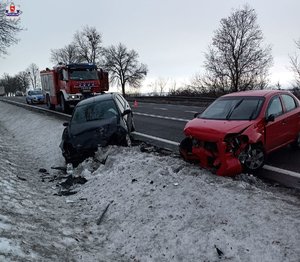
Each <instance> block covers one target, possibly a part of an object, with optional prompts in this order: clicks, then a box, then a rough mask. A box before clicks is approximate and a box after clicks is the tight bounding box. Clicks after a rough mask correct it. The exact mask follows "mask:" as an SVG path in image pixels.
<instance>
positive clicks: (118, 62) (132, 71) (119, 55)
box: [103, 43, 148, 95]
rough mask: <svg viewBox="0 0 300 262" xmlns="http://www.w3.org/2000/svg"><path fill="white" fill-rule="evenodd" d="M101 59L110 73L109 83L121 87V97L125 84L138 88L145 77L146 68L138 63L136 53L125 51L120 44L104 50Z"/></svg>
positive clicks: (123, 46)
mask: <svg viewBox="0 0 300 262" xmlns="http://www.w3.org/2000/svg"><path fill="white" fill-rule="evenodd" d="M103 57H104V63H103V64H104V67H105V69H106V70H107V71H108V72H109V73H110V80H111V82H113V83H116V84H118V85H121V87H122V93H123V95H125V86H126V84H128V85H130V86H131V87H139V86H140V84H141V81H142V80H143V79H144V78H145V76H146V75H147V72H148V68H147V66H146V65H145V64H141V63H139V62H138V57H139V55H138V53H137V52H136V51H135V50H127V48H126V46H125V45H123V44H121V43H120V44H118V45H117V46H113V45H112V46H110V47H108V48H104V49H103Z"/></svg>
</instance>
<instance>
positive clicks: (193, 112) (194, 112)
mask: <svg viewBox="0 0 300 262" xmlns="http://www.w3.org/2000/svg"><path fill="white" fill-rule="evenodd" d="M184 112H185V113H192V114H196V113H199V112H198V111H184Z"/></svg>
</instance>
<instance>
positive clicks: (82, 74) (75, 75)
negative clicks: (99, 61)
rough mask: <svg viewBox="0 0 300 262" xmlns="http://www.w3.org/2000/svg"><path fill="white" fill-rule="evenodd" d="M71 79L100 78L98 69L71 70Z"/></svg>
mask: <svg viewBox="0 0 300 262" xmlns="http://www.w3.org/2000/svg"><path fill="white" fill-rule="evenodd" d="M70 79H71V80H98V74H97V71H96V70H92V71H89V70H71V71H70Z"/></svg>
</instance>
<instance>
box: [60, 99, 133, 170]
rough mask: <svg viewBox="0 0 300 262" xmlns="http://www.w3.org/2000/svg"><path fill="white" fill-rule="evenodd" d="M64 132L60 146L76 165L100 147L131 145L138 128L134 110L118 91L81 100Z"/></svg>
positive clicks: (63, 152)
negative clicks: (135, 124)
mask: <svg viewBox="0 0 300 262" xmlns="http://www.w3.org/2000/svg"><path fill="white" fill-rule="evenodd" d="M64 126H65V127H66V128H65V129H64V131H63V134H62V141H61V143H60V148H61V150H62V154H63V156H64V158H65V160H66V162H67V163H72V164H74V165H77V164H78V163H80V162H82V161H83V160H84V159H86V158H88V157H90V156H93V155H94V154H95V152H96V151H97V149H98V147H105V146H107V145H121V146H130V145H131V139H130V134H131V132H132V131H134V130H135V127H134V121H133V114H132V110H131V108H130V106H129V104H128V102H127V101H126V100H125V99H124V97H123V96H121V95H120V94H118V93H106V94H101V95H99V96H96V97H92V98H88V99H85V100H82V101H81V102H79V103H78V104H77V105H76V107H75V108H74V111H73V114H72V118H71V120H70V122H67V123H64Z"/></svg>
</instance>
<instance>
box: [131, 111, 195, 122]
mask: <svg viewBox="0 0 300 262" xmlns="http://www.w3.org/2000/svg"><path fill="white" fill-rule="evenodd" d="M133 114H134V115H139V116H148V117H154V118H160V119H168V120H175V121H181V122H188V121H190V119H184V118H175V117H168V116H158V115H151V114H144V113H138V112H134V113H133Z"/></svg>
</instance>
